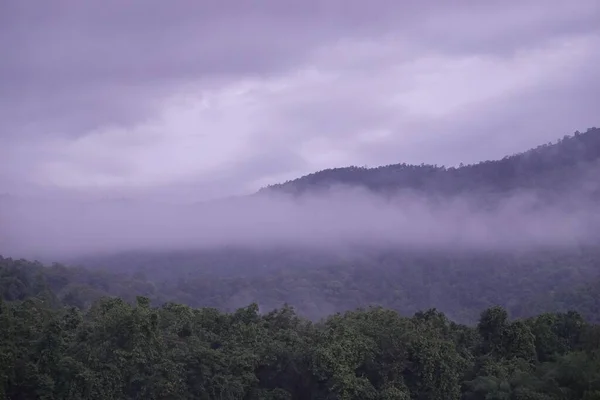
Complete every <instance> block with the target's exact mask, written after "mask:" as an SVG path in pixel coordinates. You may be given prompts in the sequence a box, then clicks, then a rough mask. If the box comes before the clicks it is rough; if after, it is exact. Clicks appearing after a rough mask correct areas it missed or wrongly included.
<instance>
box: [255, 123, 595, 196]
mask: <svg viewBox="0 0 600 400" xmlns="http://www.w3.org/2000/svg"><path fill="white" fill-rule="evenodd" d="M598 172H600V129H598V128H590V129H588V130H587V131H586V132H585V133H580V132H576V133H575V134H574V135H572V136H565V137H564V138H562V139H560V140H558V141H556V142H555V143H548V144H544V145H541V146H538V147H537V148H535V149H531V150H528V151H525V152H523V153H519V154H515V155H512V156H506V157H504V158H503V159H501V160H493V161H484V162H480V163H477V164H472V165H462V164H461V166H460V167H448V168H446V167H443V166H437V165H425V164H422V165H409V164H393V165H386V166H381V167H377V168H365V167H356V166H353V167H345V168H334V169H327V170H323V171H319V172H315V173H312V174H309V175H306V176H303V177H301V178H298V179H294V180H291V181H288V182H285V183H281V184H276V185H272V186H269V187H267V188H264V189H262V190H261V191H260V192H263V193H264V192H269V191H282V192H286V193H293V194H301V193H305V192H311V191H316V190H323V189H327V188H330V187H332V186H335V185H348V186H361V187H365V188H368V189H369V190H373V191H377V192H398V191H403V190H410V191H417V192H420V193H426V194H429V195H439V196H451V195H459V194H463V195H464V194H473V192H474V193H478V194H481V193H491V194H494V195H506V194H507V193H510V192H512V191H517V190H533V191H540V192H543V193H544V194H546V195H547V194H557V193H560V194H561V195H564V191H565V190H574V189H580V190H585V191H586V193H587V194H590V195H593V196H598V195H599V194H600V185H598V180H597V179H595V177H596V176H599V175H597V173H598Z"/></svg>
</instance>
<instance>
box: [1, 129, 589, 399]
mask: <svg viewBox="0 0 600 400" xmlns="http://www.w3.org/2000/svg"><path fill="white" fill-rule="evenodd" d="M599 167H600V129H597V128H591V129H588V130H587V131H586V132H585V133H579V132H576V133H575V135H573V136H566V137H564V138H563V139H561V140H559V141H558V142H556V143H550V144H546V145H543V146H540V147H538V148H536V149H532V150H529V151H526V152H524V153H521V154H516V155H513V156H508V157H505V158H504V159H502V160H497V161H486V162H482V163H478V164H474V165H466V166H462V165H461V166H460V167H456V168H454V167H452V168H446V167H438V166H431V165H421V166H412V165H406V164H398V165H391V166H385V167H379V168H372V169H369V168H358V167H350V168H339V169H333V170H326V171H321V172H317V173H315V174H311V175H308V176H305V177H302V178H299V179H297V180H295V181H290V182H286V183H284V184H281V185H274V186H271V187H268V188H265V189H262V190H261V191H259V192H258V193H257V194H256V196H264V195H269V194H271V193H276V192H284V193H291V194H293V195H294V196H295V195H298V196H301V195H303V194H306V193H310V192H323V191H327V190H329V189H330V188H333V187H335V186H337V185H346V186H358V187H362V188H365V189H367V190H369V191H372V192H375V193H378V194H382V195H384V196H385V195H393V194H395V193H399V192H407V191H409V192H418V193H420V195H424V196H425V197H426V198H428V199H434V201H438V202H439V201H441V202H443V201H445V200H446V199H450V198H452V197H457V196H461V197H468V198H469V199H475V200H476V201H481V203H482V204H485V205H486V207H488V206H490V204H491V205H492V206H493V204H498V203H499V202H500V200H501V199H503V198H508V197H510V196H511V195H513V194H515V193H520V192H524V191H526V192H533V193H536V194H538V195H540V196H539V197H538V198H539V199H541V200H542V201H543V202H546V203H548V204H560V206H561V207H563V208H561V210H563V211H564V212H565V213H567V215H569V213H570V212H571V210H576V209H578V207H587V208H586V210H588V211H589V213H590V214H589V215H596V214H598V215H600V207H597V204H598V203H597V201H598V200H600V180H599V179H598V176H600V168H599ZM236 201H238V200H236ZM492 208H493V207H492ZM509 223H510V222H509ZM556 229H561V228H560V226H557V227H556ZM61 261H64V263H65V264H66V265H63V264H61V263H55V264H52V265H44V264H42V263H40V262H34V261H26V260H18V259H12V258H3V257H1V256H0V298H1V299H2V304H0V319H1V321H0V330H1V332H0V338H1V339H2V340H1V341H0V394H3V395H4V398H7V399H32V398H43V399H88V398H89V399H129V398H139V399H153V398H154V399H169V398H173V399H182V398H183V399H185V398H190V399H191V398H200V399H202V398H205V399H523V400H524V399H586V400H591V399H600V327H598V325H594V324H600V313H599V312H598V310H600V247H599V246H598V245H597V241H596V239H595V237H592V238H591V240H588V241H586V242H585V243H577V242H575V241H569V242H568V243H565V244H564V245H560V246H545V247H544V246H542V247H539V246H537V247H535V246H534V247H527V246H521V247H519V248H518V249H516V248H493V247H490V248H481V249H470V250H468V251H467V250H465V249H458V248H457V249H448V248H444V249H441V248H440V249H435V248H432V247H430V248H427V249H425V250H424V249H416V248H409V247H394V246H391V247H385V246H383V247H381V246H380V247H369V246H363V247H361V246H355V247H354V248H353V251H352V252H347V251H344V252H339V251H327V249H320V250H318V251H317V250H314V249H313V250H310V251H309V250H307V249H306V248H301V246H300V247H297V248H294V247H293V246H291V247H290V246H288V247H270V248H264V249H257V248H254V249H251V248H240V247H235V246H222V247H215V248H212V249H204V250H197V249H196V250H192V249H190V250H188V251H183V250H178V251H175V250H173V251H162V250H161V251H128V252H119V253H114V254H102V255H98V254H96V255H91V254H90V255H87V256H84V257H76V258H71V259H65V260H61ZM410 316H412V317H410ZM2 391H3V392H2ZM0 397H2V396H0Z"/></svg>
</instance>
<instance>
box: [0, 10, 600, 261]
mask: <svg viewBox="0 0 600 400" xmlns="http://www.w3.org/2000/svg"><path fill="white" fill-rule="evenodd" d="M434 4H435V5H434ZM598 20H600V2H598V1H596V0H579V1H577V2H566V1H562V2H553V3H552V4H551V6H549V5H548V3H547V2H545V1H542V0H525V1H518V2H517V1H513V2H506V1H496V0H490V1H485V2H480V1H467V0H464V1H455V2H452V3H450V2H435V3H425V2H422V1H391V0H390V1H388V0H376V1H373V2H369V3H366V2H364V1H357V0H345V1H337V0H309V1H302V2H294V4H292V3H290V2H281V1H275V0H265V1H261V2H253V3H242V2H239V1H235V2H234V1H227V0H224V1H219V2H192V1H184V0H181V1H171V2H164V1H160V0H144V1H141V0H135V1H129V2H127V3H126V4H125V3H123V2H121V1H116V0H107V1H86V2H80V1H74V0H67V1H61V2H50V1H49V2H33V1H28V0H4V1H2V2H0V54H2V57H0V193H6V194H7V195H8V196H7V197H4V198H3V199H2V200H1V202H0V207H1V208H0V217H1V218H2V220H1V221H0V240H1V241H0V252H1V253H3V254H10V255H16V256H29V255H32V256H37V255H43V256H56V257H63V256H64V255H66V254H84V253H90V252H106V251H119V250H123V249H130V248H142V249H150V248H152V249H161V248H162V249H172V248H206V247H210V246H213V247H214V246H223V245H237V246H253V247H259V248H263V247H268V246H287V245H291V244H293V245H296V246H310V247H315V248H316V247H329V248H338V249H339V248H344V247H349V246H350V247H351V246H354V245H355V244H356V243H360V244H369V245H375V244H377V245H382V246H388V245H390V246H399V245H410V246H417V245H419V246H429V247H431V246H459V247H460V246H468V247H469V246H470V247H475V246H480V247H485V246H492V247H503V246H509V247H510V246H512V247H515V246H517V245H519V246H522V245H529V244H540V245H558V244H564V243H571V242H578V241H580V240H584V238H585V235H586V234H587V233H588V231H589V229H590V226H594V224H595V221H596V213H595V209H594V208H593V207H591V206H588V205H585V206H583V207H579V208H577V209H573V208H569V207H567V206H565V205H561V206H557V205H553V206H548V205H546V204H544V205H543V206H539V207H534V208H533V209H534V211H532V210H531V209H530V208H528V207H530V202H531V198H532V197H533V198H535V195H533V194H528V193H521V194H518V195H514V196H512V197H511V198H508V199H504V200H502V202H501V203H502V204H501V205H500V206H499V207H498V208H497V209H495V210H493V211H490V210H483V209H479V208H477V207H475V206H474V205H473V204H472V203H473V201H474V199H471V198H459V199H454V200H448V201H447V202H444V203H443V204H433V203H430V202H429V201H425V200H424V199H421V198H419V197H418V196H417V197H414V196H408V195H402V196H400V197H398V198H395V199H394V200H393V201H389V200H383V199H382V198H380V197H377V196H376V195H373V194H368V193H356V192H355V191H354V190H351V193H350V192H348V190H350V189H347V188H346V189H343V188H342V189H336V190H335V191H334V192H333V193H329V194H327V195H324V196H321V197H311V196H309V197H308V198H304V199H301V200H298V199H291V198H285V197H267V198H264V197H252V198H244V199H243V200H241V199H238V200H235V201H230V200H228V201H225V202H221V201H217V202H214V203H208V204H204V205H196V206H192V205H189V204H193V203H196V202H198V201H205V200H209V199H217V198H221V197H227V196H235V195H240V196H242V195H248V194H252V193H254V192H256V190H258V189H259V188H260V187H263V186H265V185H268V184H273V183H277V182H282V181H285V180H287V179H291V178H296V177H299V176H302V175H304V174H306V173H309V172H313V171H317V170H320V169H323V168H328V167H336V166H346V165H371V166H374V165H385V164H390V163H398V162H407V163H413V164H421V163H431V164H438V165H448V166H450V165H458V164H459V163H461V162H464V163H471V162H476V161H480V160H486V159H497V158H501V157H503V156H505V155H507V154H512V153H514V152H518V151H523V150H526V149H528V148H530V147H534V146H536V145H538V144H542V143H546V142H548V141H550V140H555V139H557V138H559V137H562V136H563V135H564V134H566V133H570V132H574V131H575V130H577V129H581V130H584V129H585V128H587V127H590V126H598V125H600V120H599V118H600V117H599V114H598V104H600V72H599V71H600V69H599V68H597V65H598V64H599V61H600V24H598ZM121 198H123V199H126V200H124V201H123V202H118V201H113V200H107V199H121ZM536 202H537V200H533V203H536ZM184 204H188V205H184ZM527 204H529V205H527ZM586 204H587V203H586ZM525 210H527V211H525Z"/></svg>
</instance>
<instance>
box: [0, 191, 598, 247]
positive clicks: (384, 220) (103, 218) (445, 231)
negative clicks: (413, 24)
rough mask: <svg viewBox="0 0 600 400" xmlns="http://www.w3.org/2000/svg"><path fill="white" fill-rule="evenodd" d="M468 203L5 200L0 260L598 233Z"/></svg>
mask: <svg viewBox="0 0 600 400" xmlns="http://www.w3.org/2000/svg"><path fill="white" fill-rule="evenodd" d="M473 198H475V197H473ZM473 198H469V197H465V196H462V197H455V198H453V199H450V200H448V199H446V200H444V201H432V200H431V199H430V198H425V197H423V196H420V195H415V194H397V195H394V196H387V197H384V196H381V195H377V194H374V193H370V192H366V191H362V190H358V189H354V188H341V187H340V188H336V189H332V190H329V191H327V192H321V193H319V194H307V195H302V196H299V197H292V196H290V195H285V194H267V193H265V194H261V195H257V196H251V197H244V198H237V199H230V200H222V201H215V202H210V203H203V204H196V205H188V206H181V205H179V206H175V205H167V204H156V203H152V202H142V201H135V202H133V201H119V202H117V201H96V202H77V201H73V200H70V201H69V200H63V201H59V200H53V201H33V200H30V201H26V200H23V199H18V200H17V199H11V198H5V199H3V200H2V202H1V203H0V205H1V208H0V218H1V225H0V254H4V255H8V256H12V257H43V258H47V257H50V258H56V259H60V258H63V257H72V256H81V255H86V254H90V253H99V252H101V253H110V252H120V251H128V250H158V251H162V250H179V249H181V250H184V249H210V248H215V247H221V246H239V247H249V248H254V249H270V248H276V247H281V246H285V247H290V246H292V247H305V248H306V247H307V248H314V249H319V250H324V249H325V250H327V249H332V250H333V249H336V250H339V249H344V248H356V246H381V247H394V248H398V247H403V246H406V247H409V248H424V249H439V248H445V247H450V248H453V249H457V248H458V249H460V248H464V249H512V248H515V249H516V248H527V247H537V246H550V247H556V246H572V245H575V244H585V243H587V242H589V241H590V240H592V239H593V238H594V236H595V234H594V232H596V231H597V229H596V227H598V226H600V224H599V222H600V214H599V213H598V209H597V208H596V207H593V206H592V205H591V204H592V203H591V202H585V201H580V202H578V204H577V206H575V205H573V204H566V203H564V204H556V203H553V204H552V205H550V204H548V203H547V202H545V201H544V199H543V198H541V197H540V196H538V195H534V194H532V193H519V194H515V195H512V196H510V197H505V198H504V199H502V200H497V201H495V203H494V205H493V206H491V205H489V204H488V205H487V206H485V207H484V206H482V205H481V197H477V199H478V202H475V201H474V200H473Z"/></svg>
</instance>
